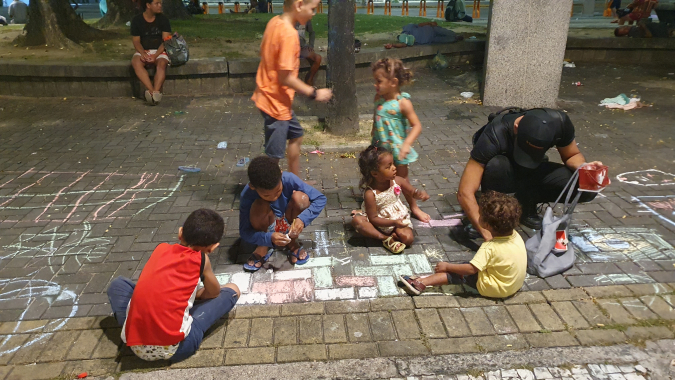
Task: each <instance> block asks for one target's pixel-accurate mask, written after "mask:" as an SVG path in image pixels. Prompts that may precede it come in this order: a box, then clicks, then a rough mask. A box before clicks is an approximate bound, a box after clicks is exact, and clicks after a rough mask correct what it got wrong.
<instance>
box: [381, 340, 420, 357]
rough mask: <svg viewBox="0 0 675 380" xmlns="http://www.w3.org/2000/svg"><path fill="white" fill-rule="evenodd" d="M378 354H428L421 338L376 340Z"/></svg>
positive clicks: (386, 355)
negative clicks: (391, 340)
mask: <svg viewBox="0 0 675 380" xmlns="http://www.w3.org/2000/svg"><path fill="white" fill-rule="evenodd" d="M377 345H378V347H379V349H380V355H382V356H383V357H389V356H421V355H427V354H429V349H428V348H427V347H426V346H425V345H424V342H423V341H421V340H399V341H394V342H378V343H377Z"/></svg>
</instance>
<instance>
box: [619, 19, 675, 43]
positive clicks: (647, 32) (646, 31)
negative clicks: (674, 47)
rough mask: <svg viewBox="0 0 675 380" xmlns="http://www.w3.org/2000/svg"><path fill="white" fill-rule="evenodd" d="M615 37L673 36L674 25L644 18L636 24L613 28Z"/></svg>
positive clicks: (674, 32) (674, 33)
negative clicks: (647, 20)
mask: <svg viewBox="0 0 675 380" xmlns="http://www.w3.org/2000/svg"><path fill="white" fill-rule="evenodd" d="M614 35H615V36H616V37H632V38H671V37H673V36H675V25H673V24H666V23H664V22H646V21H645V20H644V19H643V20H641V21H639V22H638V23H637V26H629V25H624V26H620V27H618V28H616V29H614Z"/></svg>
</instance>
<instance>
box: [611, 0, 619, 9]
mask: <svg viewBox="0 0 675 380" xmlns="http://www.w3.org/2000/svg"><path fill="white" fill-rule="evenodd" d="M609 7H610V8H614V9H619V8H621V0H613V1H612V4H610V5H609Z"/></svg>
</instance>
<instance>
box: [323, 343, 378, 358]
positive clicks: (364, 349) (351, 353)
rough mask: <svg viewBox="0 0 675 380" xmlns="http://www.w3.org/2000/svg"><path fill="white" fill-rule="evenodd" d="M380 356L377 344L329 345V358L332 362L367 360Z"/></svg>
mask: <svg viewBox="0 0 675 380" xmlns="http://www.w3.org/2000/svg"><path fill="white" fill-rule="evenodd" d="M378 356H379V353H378V351H377V344H375V343H349V344H329V345H328V358H329V359H330V360H340V359H366V358H376V357H378Z"/></svg>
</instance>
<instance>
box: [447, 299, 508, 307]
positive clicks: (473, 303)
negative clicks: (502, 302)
mask: <svg viewBox="0 0 675 380" xmlns="http://www.w3.org/2000/svg"><path fill="white" fill-rule="evenodd" d="M457 301H459V305H460V306H461V307H463V308H464V307H482V306H494V305H497V304H499V301H497V300H494V299H490V298H483V297H480V296H479V297H476V296H469V297H457Z"/></svg>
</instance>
